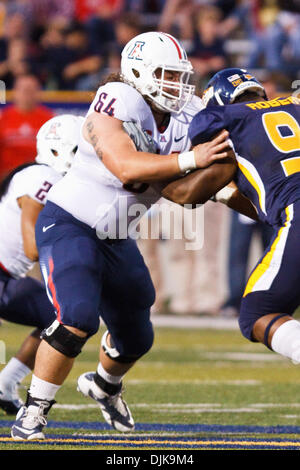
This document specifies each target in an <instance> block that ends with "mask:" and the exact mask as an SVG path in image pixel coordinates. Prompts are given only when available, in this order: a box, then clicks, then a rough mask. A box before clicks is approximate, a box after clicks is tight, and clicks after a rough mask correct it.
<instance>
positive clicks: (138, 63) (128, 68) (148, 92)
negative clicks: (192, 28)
mask: <svg viewBox="0 0 300 470" xmlns="http://www.w3.org/2000/svg"><path fill="white" fill-rule="evenodd" d="M121 73H122V76H123V78H124V80H125V81H126V82H127V83H129V84H131V85H133V86H134V87H135V88H136V89H137V90H138V91H139V92H140V93H141V94H142V95H143V96H147V97H148V98H149V99H150V101H151V102H152V103H153V104H154V106H155V107H156V108H157V109H159V110H161V111H164V112H175V113H180V112H181V111H182V110H183V109H184V107H185V106H186V105H187V103H188V102H189V101H190V100H191V98H192V96H193V94H194V92H195V87H194V86H193V85H191V84H189V83H188V82H189V79H190V76H191V74H192V73H193V67H192V65H191V63H190V62H189V60H188V59H187V55H186V52H185V50H184V49H183V48H182V47H181V45H180V44H179V43H178V42H177V40H176V39H175V38H173V36H171V35H169V34H165V33H158V32H150V33H143V34H140V35H138V36H137V37H135V38H133V39H132V40H131V41H129V43H128V44H126V46H125V47H124V49H123V51H122V60H121ZM175 74H176V75H177V76H178V78H177V79H176V80H174V78H173V77H174V75H175ZM170 77H171V78H170Z"/></svg>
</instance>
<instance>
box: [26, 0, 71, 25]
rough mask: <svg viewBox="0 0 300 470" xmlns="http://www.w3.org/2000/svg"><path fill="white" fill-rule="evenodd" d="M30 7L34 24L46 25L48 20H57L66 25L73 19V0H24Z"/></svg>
mask: <svg viewBox="0 0 300 470" xmlns="http://www.w3.org/2000/svg"><path fill="white" fill-rule="evenodd" d="M25 2H27V3H29V4H30V5H31V8H32V14H33V21H34V22H35V24H36V25H42V26H47V25H48V23H49V21H50V22H52V21H54V20H55V21H59V22H62V21H64V23H65V24H66V25H68V24H70V22H71V21H72V20H73V19H74V15H75V9H74V0H25Z"/></svg>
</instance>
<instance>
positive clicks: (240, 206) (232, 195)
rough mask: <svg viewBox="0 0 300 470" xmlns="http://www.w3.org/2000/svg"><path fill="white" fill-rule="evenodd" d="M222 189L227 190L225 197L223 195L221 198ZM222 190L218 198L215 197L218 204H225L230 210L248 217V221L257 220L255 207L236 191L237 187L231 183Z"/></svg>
mask: <svg viewBox="0 0 300 470" xmlns="http://www.w3.org/2000/svg"><path fill="white" fill-rule="evenodd" d="M223 189H225V190H226V189H229V191H228V192H227V195H226V194H225V196H224V197H222V191H223ZM223 189H221V191H219V196H218V197H217V199H218V198H219V202H222V203H223V204H226V206H228V207H229V208H230V209H233V210H235V211H236V212H239V213H240V214H243V215H246V216H247V217H250V219H253V220H255V221H258V220H259V219H258V215H257V210H256V208H255V206H254V205H253V204H252V202H251V201H250V199H248V198H247V197H246V196H244V195H243V194H242V193H241V192H240V191H239V190H238V188H237V186H236V185H235V184H234V183H233V182H231V183H229V185H228V186H226V187H225V188H223ZM222 199H223V200H222Z"/></svg>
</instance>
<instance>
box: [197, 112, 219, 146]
mask: <svg viewBox="0 0 300 470" xmlns="http://www.w3.org/2000/svg"><path fill="white" fill-rule="evenodd" d="M223 115H224V112H223V110H222V109H219V108H216V109H213V108H211V109H207V108H206V109H204V110H203V111H200V112H199V113H198V114H196V116H195V117H194V118H193V120H192V122H191V125H190V127H189V137H190V139H191V141H192V145H193V146H195V145H197V144H203V143H204V142H208V141H209V140H211V139H212V138H213V137H214V136H215V135H216V134H217V133H218V132H220V131H221V130H222V129H224V128H225V126H224V118H223Z"/></svg>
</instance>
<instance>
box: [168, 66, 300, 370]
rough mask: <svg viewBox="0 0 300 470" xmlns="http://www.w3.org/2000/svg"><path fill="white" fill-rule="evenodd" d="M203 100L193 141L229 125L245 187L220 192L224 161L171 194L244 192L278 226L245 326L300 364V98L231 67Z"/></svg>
mask: <svg viewBox="0 0 300 470" xmlns="http://www.w3.org/2000/svg"><path fill="white" fill-rule="evenodd" d="M203 101H204V104H205V106H206V108H205V109H204V110H203V111H201V112H199V113H198V114H197V115H196V116H195V117H194V118H193V120H192V122H191V125H190V129H189V135H190V137H191V140H192V143H193V145H197V144H199V143H201V142H205V141H207V140H210V139H211V138H212V137H213V136H215V135H216V134H218V132H219V131H220V130H221V129H227V130H228V132H229V143H230V145H231V147H232V149H233V151H234V153H235V156H236V160H237V167H236V169H234V167H233V168H232V171H233V181H234V183H235V185H236V186H237V188H238V190H239V191H236V189H235V188H234V187H230V186H227V187H225V188H223V189H221V190H220V186H219V177H220V175H221V173H222V164H221V163H218V164H212V165H211V166H210V167H209V168H208V169H205V170H200V171H199V170H198V171H196V172H194V173H190V174H189V175H188V176H187V177H185V178H183V179H182V180H181V181H176V182H173V183H171V184H170V185H169V186H167V187H166V188H165V190H164V195H165V196H166V197H169V198H170V199H172V200H174V201H175V202H178V200H179V199H180V202H181V203H199V202H202V203H204V202H205V201H206V200H208V199H209V198H211V197H212V196H213V195H214V194H215V196H213V197H214V200H217V201H221V202H224V203H226V204H227V205H229V207H234V206H235V205H236V202H235V201H236V200H237V198H244V203H245V205H247V203H248V204H250V201H251V203H252V204H253V206H254V207H255V209H256V212H257V218H258V219H259V220H261V221H263V222H265V223H267V224H269V225H271V226H273V227H274V229H275V231H274V233H275V234H274V236H273V238H272V239H271V242H270V244H269V246H268V247H267V249H266V250H265V252H264V254H263V256H262V257H261V259H260V260H259V262H258V263H257V265H256V266H255V268H254V269H253V271H252V273H251V275H250V277H249V279H248V282H247V284H246V287H245V291H244V294H243V299H242V303H241V310H240V317H239V324H240V329H241V332H242V334H243V335H244V336H245V337H246V338H247V339H249V340H250V341H254V342H261V343H263V344H265V345H266V346H267V347H268V348H270V349H271V350H273V351H275V352H278V353H279V354H282V355H283V356H285V357H288V358H290V359H292V360H293V362H295V363H297V362H300V323H299V322H298V321H297V320H295V319H293V317H292V315H293V313H294V311H295V309H296V308H297V307H298V306H299V304H300V290H299V283H300V269H299V266H300V250H299V242H300V154H299V152H300V100H299V99H298V98H296V97H293V96H290V97H287V98H286V97H285V98H276V99H273V100H268V98H267V96H266V94H265V90H264V88H263V86H262V85H261V84H260V83H259V82H258V81H257V80H256V79H255V78H254V77H253V76H252V75H250V74H249V73H247V71H246V70H241V69H226V70H223V71H221V72H218V73H217V74H216V75H215V76H214V77H213V78H212V79H211V80H210V82H209V83H208V86H207V89H206V90H205V92H204V96H203ZM185 191H186V196H184V194H185ZM245 197H246V198H245ZM247 198H248V199H247Z"/></svg>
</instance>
